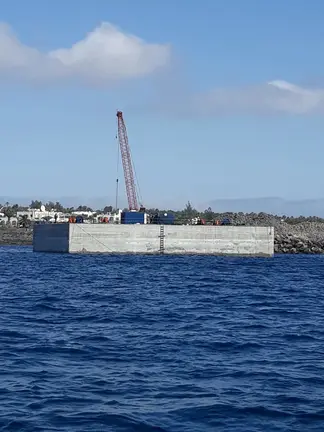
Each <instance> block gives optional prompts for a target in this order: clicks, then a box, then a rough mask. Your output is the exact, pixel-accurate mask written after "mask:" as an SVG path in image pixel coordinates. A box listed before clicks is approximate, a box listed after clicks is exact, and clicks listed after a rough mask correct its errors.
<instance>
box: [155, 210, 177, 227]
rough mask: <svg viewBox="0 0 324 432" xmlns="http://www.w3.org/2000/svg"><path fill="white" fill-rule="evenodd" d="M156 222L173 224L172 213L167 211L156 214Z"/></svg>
mask: <svg viewBox="0 0 324 432" xmlns="http://www.w3.org/2000/svg"><path fill="white" fill-rule="evenodd" d="M158 221H159V222H158V223H160V224H161V225H172V224H174V214H172V213H167V214H164V213H163V214H160V215H159V216H158Z"/></svg>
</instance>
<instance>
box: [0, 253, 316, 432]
mask: <svg viewBox="0 0 324 432" xmlns="http://www.w3.org/2000/svg"><path fill="white" fill-rule="evenodd" d="M323 270H324V256H301V255H300V256H278V257H275V258H274V259H250V258H225V257H167V256H152V257H148V256H145V257H140V256H104V255H102V256H100V255H93V256H91V255H88V256H87V255H84V256H77V255H75V256H73V255H59V254H58V255H56V254H34V253H32V251H31V249H30V248H29V247H2V248H0V305H1V314H0V430H1V431H21V432H27V431H30V432H37V431H46V432H51V431H69V432H74V431H78V432H79V431H91V432H95V431H143V432H150V431H170V432H177V431H179V432H180V431H193V432H200V431H202V432H209V431H213V432H214V431H218V432H222V431H226V432H231V431H233V432H234V431H235V432H241V431H242V432H243V431H244V432H255V431H267V432H283V431H287V432H288V431H289V432H292V431H307V432H312V431H320V432H323V430H324V278H323V274H324V273H323Z"/></svg>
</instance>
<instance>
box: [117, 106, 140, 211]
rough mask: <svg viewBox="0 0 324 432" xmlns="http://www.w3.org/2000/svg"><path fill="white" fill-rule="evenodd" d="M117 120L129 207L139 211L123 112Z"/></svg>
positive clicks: (119, 113)
mask: <svg viewBox="0 0 324 432" xmlns="http://www.w3.org/2000/svg"><path fill="white" fill-rule="evenodd" d="M117 119H118V140H119V146H120V152H121V158H122V162H123V170H124V177H125V186H126V194H127V200H128V207H129V210H138V200H137V193H136V185H135V179H134V171H133V164H132V158H131V153H130V148H129V144H128V137H127V130H126V125H125V122H124V118H123V113H122V112H121V111H117Z"/></svg>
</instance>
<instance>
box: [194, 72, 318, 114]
mask: <svg viewBox="0 0 324 432" xmlns="http://www.w3.org/2000/svg"><path fill="white" fill-rule="evenodd" d="M191 104H192V106H196V107H197V108H198V109H199V111H200V112H202V113H206V114H208V113H209V114H212V115H221V114H241V113H243V114H249V113H252V114H269V113H287V114H299V115H301V114H312V113H323V112H324V89H308V88H304V87H300V86H297V85H294V84H291V83H289V82H287V81H284V80H275V81H271V82H268V83H264V84H260V85H252V86H247V87H238V88H218V89H214V90H212V91H210V92H206V93H204V94H199V95H194V96H193V98H192V101H191Z"/></svg>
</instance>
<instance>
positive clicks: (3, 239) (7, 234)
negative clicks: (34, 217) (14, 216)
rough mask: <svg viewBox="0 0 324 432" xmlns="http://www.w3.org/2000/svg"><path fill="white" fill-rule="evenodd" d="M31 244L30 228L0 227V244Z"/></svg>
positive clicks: (31, 232)
mask: <svg viewBox="0 0 324 432" xmlns="http://www.w3.org/2000/svg"><path fill="white" fill-rule="evenodd" d="M32 244H33V230H32V228H17V227H12V226H1V227H0V245H1V246H25V245H32Z"/></svg>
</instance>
